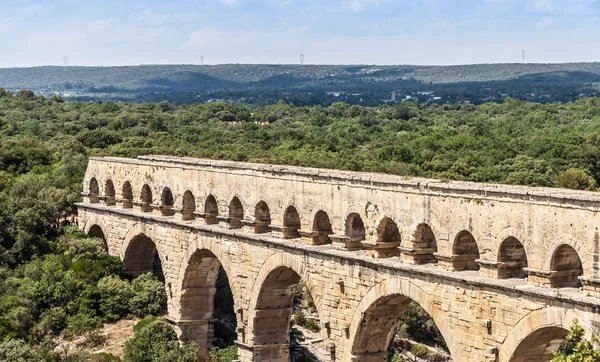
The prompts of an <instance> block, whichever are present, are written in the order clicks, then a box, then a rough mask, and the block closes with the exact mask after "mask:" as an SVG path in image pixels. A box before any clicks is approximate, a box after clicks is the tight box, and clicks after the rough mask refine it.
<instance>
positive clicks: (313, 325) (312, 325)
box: [303, 318, 321, 332]
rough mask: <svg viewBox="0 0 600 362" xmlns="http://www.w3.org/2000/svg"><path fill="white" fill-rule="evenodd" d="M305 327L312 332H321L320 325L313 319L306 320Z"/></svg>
mask: <svg viewBox="0 0 600 362" xmlns="http://www.w3.org/2000/svg"><path fill="white" fill-rule="evenodd" d="M303 327H304V328H306V329H308V330H309V331H312V332H318V331H320V330H321V327H320V326H319V323H318V322H317V321H316V320H314V319H312V318H306V320H305V322H304V325H303Z"/></svg>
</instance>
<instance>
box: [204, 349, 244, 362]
mask: <svg viewBox="0 0 600 362" xmlns="http://www.w3.org/2000/svg"><path fill="white" fill-rule="evenodd" d="M209 355H210V359H211V361H212V362H231V361H234V360H236V359H237V358H238V350H237V347H236V346H229V347H225V348H219V347H215V348H213V349H211V350H210V352H209Z"/></svg>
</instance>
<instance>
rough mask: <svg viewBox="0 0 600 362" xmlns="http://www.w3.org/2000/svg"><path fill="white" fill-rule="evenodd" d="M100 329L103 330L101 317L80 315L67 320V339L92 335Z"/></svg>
mask: <svg viewBox="0 0 600 362" xmlns="http://www.w3.org/2000/svg"><path fill="white" fill-rule="evenodd" d="M100 328H102V319H101V318H100V317H94V316H90V315H88V314H83V313H79V314H75V315H74V316H72V317H69V318H68V319H67V328H66V329H65V331H64V332H65V335H67V337H75V336H81V335H84V334H87V333H91V332H93V331H96V330H98V329H100Z"/></svg>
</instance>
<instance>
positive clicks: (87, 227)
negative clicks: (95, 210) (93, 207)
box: [83, 214, 110, 252]
mask: <svg viewBox="0 0 600 362" xmlns="http://www.w3.org/2000/svg"><path fill="white" fill-rule="evenodd" d="M83 231H84V232H85V233H86V234H87V235H88V236H89V237H92V238H94V237H97V238H99V239H102V240H103V241H104V245H105V247H106V250H107V251H108V252H110V244H109V242H108V233H107V229H106V226H105V225H104V222H103V221H102V219H100V218H99V217H98V216H97V215H95V214H94V215H92V216H90V217H89V218H88V219H87V220H86V221H85V224H84V226H83Z"/></svg>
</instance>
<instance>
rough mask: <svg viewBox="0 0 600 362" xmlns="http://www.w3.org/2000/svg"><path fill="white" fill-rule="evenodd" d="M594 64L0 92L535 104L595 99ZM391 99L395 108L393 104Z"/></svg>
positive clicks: (360, 68)
mask: <svg viewBox="0 0 600 362" xmlns="http://www.w3.org/2000/svg"><path fill="white" fill-rule="evenodd" d="M599 83H600V63H567V64H476V65H460V66H413V65H394V66H391V65H388V66H376V65H259V64H257V65H250V64H224V65H143V66H127V67H55V66H46V67H34V68H0V87H3V88H5V89H8V90H11V91H13V92H18V91H20V90H23V89H31V90H33V91H35V92H36V93H39V94H43V95H45V96H48V97H51V96H52V94H54V93H59V94H61V96H62V97H63V98H64V99H67V100H84V101H85V100H98V99H100V100H104V101H106V100H113V101H119V100H121V101H128V102H141V101H155V102H160V101H164V100H167V101H170V102H171V103H173V104H191V103H197V102H207V101H214V100H226V101H228V102H234V103H243V104H251V105H258V106H264V105H268V104H273V103H276V102H277V101H278V100H280V99H281V98H282V96H283V97H284V98H285V99H286V100H288V101H291V102H293V103H294V104H296V105H306V106H310V105H323V106H329V105H331V104H332V103H334V102H336V101H344V102H346V103H350V104H357V105H362V106H376V105H379V104H383V103H385V102H388V103H390V102H392V103H393V102H399V101H402V100H407V99H408V100H411V101H418V102H420V103H425V104H433V103H437V104H454V103H465V102H467V103H473V104H481V103H485V102H489V101H495V102H501V101H502V100H503V99H504V98H506V97H507V96H510V97H512V98H515V99H520V100H527V101H533V102H539V103H549V102H553V101H562V102H566V101H573V100H576V99H577V98H579V97H583V96H592V95H594V94H596V93H597V92H598V84H599ZM392 92H395V97H394V99H395V100H392V99H391V98H392Z"/></svg>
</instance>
